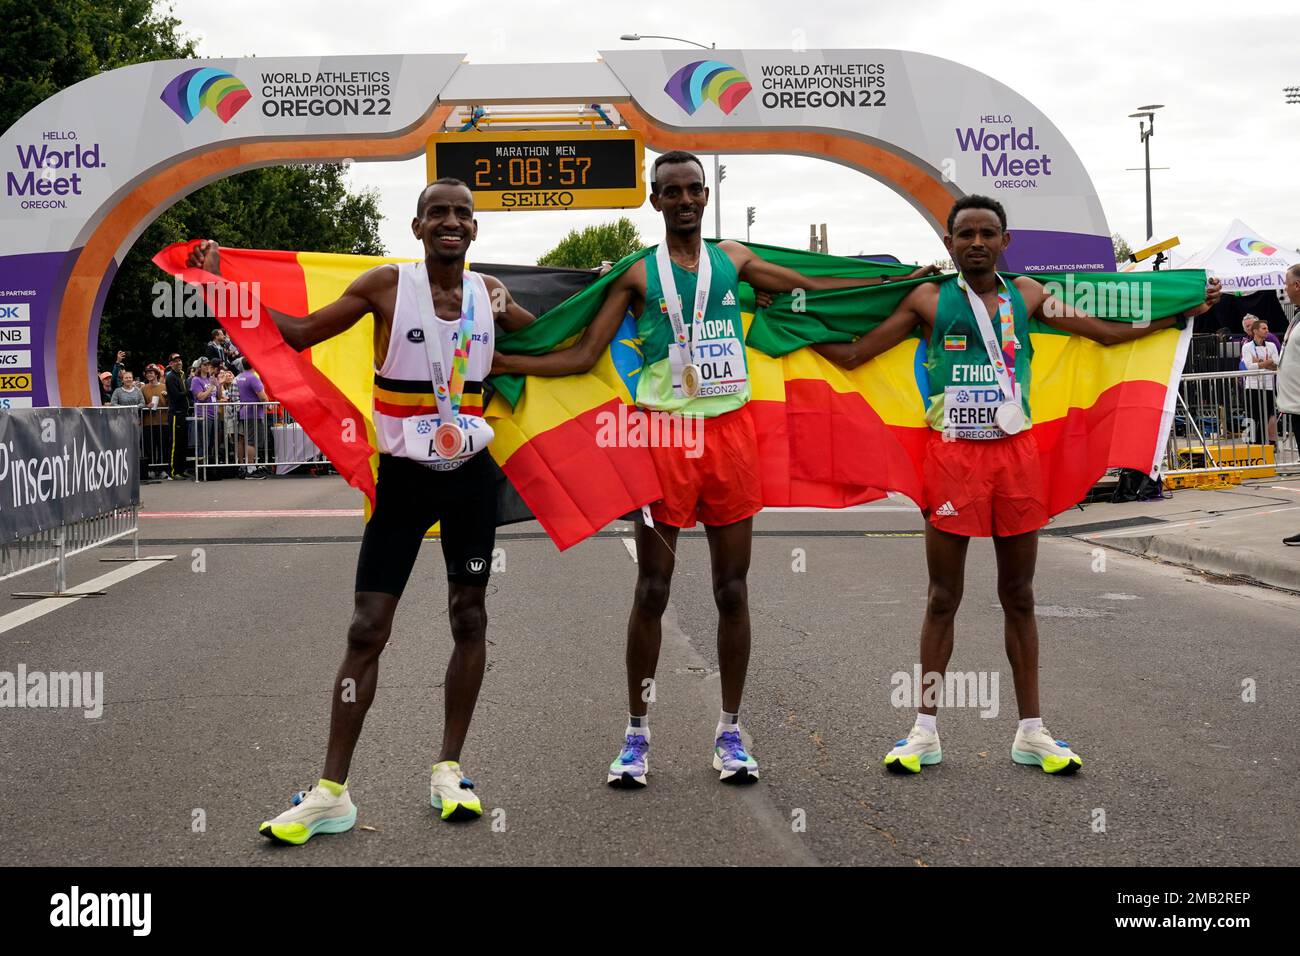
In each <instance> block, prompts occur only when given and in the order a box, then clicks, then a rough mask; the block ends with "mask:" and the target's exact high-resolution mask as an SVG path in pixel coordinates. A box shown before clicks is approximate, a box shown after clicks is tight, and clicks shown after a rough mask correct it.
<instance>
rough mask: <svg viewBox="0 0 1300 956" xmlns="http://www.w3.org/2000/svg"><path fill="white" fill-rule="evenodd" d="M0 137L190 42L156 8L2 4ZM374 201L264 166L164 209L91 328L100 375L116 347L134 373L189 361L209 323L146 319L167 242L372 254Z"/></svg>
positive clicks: (332, 173) (22, 0) (101, 3)
mask: <svg viewBox="0 0 1300 956" xmlns="http://www.w3.org/2000/svg"><path fill="white" fill-rule="evenodd" d="M0 24H3V25H4V29H3V30H2V31H0V60H2V61H0V129H8V128H9V127H10V126H12V125H13V124H14V123H15V122H16V121H17V120H18V119H19V118H21V117H22V116H23V115H24V114H25V113H27V112H28V111H29V110H31V109H33V108H34V107H35V106H37V105H38V104H39V103H41V102H42V101H43V100H46V99H48V98H49V97H51V96H53V95H54V94H55V93H57V92H58V91H59V90H61V89H64V88H65V87H68V86H71V85H73V84H74V83H78V82H80V81H81V80H84V79H88V78H89V77H92V76H95V75H96V74H98V73H103V72H105V71H107V70H113V69H116V68H118V67H121V66H129V65H130V64H132V63H142V62H146V61H150V60H166V59H186V58H189V57H193V56H194V55H195V49H194V41H193V40H192V39H190V38H189V37H186V36H185V35H184V34H183V33H182V32H181V23H180V21H179V20H177V19H176V18H175V17H174V16H172V10H171V8H170V7H167V8H162V7H161V6H160V4H159V3H158V2H157V0H42V2H41V3H34V2H32V0H0ZM380 220H381V217H380V214H379V207H378V197H377V195H375V194H374V193H367V192H363V193H360V194H353V193H350V192H349V191H348V188H347V183H346V179H345V176H344V172H343V169H342V167H339V166H320V165H316V166H292V167H270V168H266V169H257V170H253V171H251V172H247V173H242V174H240V175H238V176H234V177H232V178H230V179H223V180H219V181H217V182H215V183H212V184H211V185H209V186H206V187H204V188H203V189H201V190H199V191H197V192H195V193H194V194H192V195H190V196H188V197H186V198H185V199H182V200H180V201H179V202H177V203H176V204H175V205H173V206H172V207H171V208H170V209H168V210H166V211H165V212H163V213H162V214H161V215H160V216H159V217H158V218H157V219H156V220H155V221H154V222H153V223H152V224H151V225H150V226H149V227H148V228H147V229H146V230H145V231H144V233H143V234H142V235H141V236H140V238H139V239H138V240H137V241H136V243H135V245H134V246H132V248H131V250H130V251H129V252H128V253H127V254H126V255H125V256H124V257H123V260H122V264H121V267H120V268H119V269H118V271H117V274H116V276H115V277H114V279H113V284H112V286H111V288H110V289H109V292H108V297H107V299H106V301H105V304H104V310H103V315H102V318H101V320H100V327H99V352H100V363H101V364H100V366H99V367H100V368H105V369H107V368H111V367H112V358H113V356H114V354H115V353H116V352H117V350H118V349H122V350H124V351H126V352H129V353H131V355H130V358H129V359H128V363H127V365H128V368H130V369H131V370H132V371H134V372H135V373H136V374H137V376H138V375H139V374H140V373H141V371H142V370H143V366H144V364H145V363H147V362H151V361H163V362H165V361H166V358H167V353H168V352H169V351H172V350H176V351H179V352H181V353H182V355H185V356H186V357H187V358H188V357H192V356H195V355H198V354H199V350H200V349H201V348H202V345H203V343H205V342H207V341H208V337H209V332H210V331H211V329H212V328H213V327H214V325H215V323H214V321H213V320H212V319H205V318H198V317H192V318H185V319H182V318H162V319H159V318H155V317H154V314H153V285H154V283H155V282H157V281H159V280H161V279H163V278H164V276H163V274H162V273H161V272H160V271H159V270H158V269H157V267H155V266H154V265H153V263H152V262H150V259H151V258H152V256H153V255H154V253H155V252H157V251H158V250H159V249H160V248H162V247H163V246H165V245H167V244H168V243H171V242H177V241H179V240H182V239H192V238H198V237H205V238H207V237H211V238H214V239H217V240H219V241H220V242H222V243H223V244H226V245H236V246H245V247H253V248H263V249H300V248H304V247H305V248H310V249H313V250H315V251H320V252H350V253H368V254H374V255H378V254H382V253H383V251H384V250H383V245H382V244H381V243H380V241H379V223H380Z"/></svg>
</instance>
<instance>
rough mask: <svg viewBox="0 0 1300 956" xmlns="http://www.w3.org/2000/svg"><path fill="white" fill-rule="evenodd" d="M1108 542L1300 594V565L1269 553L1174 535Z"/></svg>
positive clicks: (1120, 539) (1137, 552)
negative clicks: (1238, 548)
mask: <svg viewBox="0 0 1300 956" xmlns="http://www.w3.org/2000/svg"><path fill="white" fill-rule="evenodd" d="M1082 540H1085V541H1086V540H1088V539H1087V538H1084V539H1082ZM1091 543H1093V544H1098V543H1100V542H1091ZM1105 543H1106V544H1107V545H1110V546H1112V547H1115V548H1118V549H1119V550H1121V551H1127V552H1129V553H1130V554H1136V555H1139V556H1141V557H1144V558H1159V559H1161V560H1163V561H1169V562H1171V563H1173V564H1180V565H1182V566H1184V567H1187V568H1191V569H1192V570H1194V571H1208V572H1210V573H1212V574H1219V575H1223V576H1225V577H1230V578H1237V579H1239V580H1240V579H1245V580H1249V581H1252V582H1254V583H1256V584H1263V585H1266V586H1268V587H1272V588H1280V589H1282V590H1284V591H1292V592H1295V593H1297V594H1300V564H1297V563H1296V562H1292V561H1284V560H1282V558H1280V557H1276V558H1275V557H1273V556H1272V555H1269V554H1260V553H1259V552H1256V551H1242V550H1228V549H1224V548H1216V547H1210V546H1207V545H1203V544H1198V543H1196V542H1195V541H1187V540H1186V539H1184V538H1181V537H1176V536H1174V535H1161V534H1150V535H1135V536H1133V537H1116V538H1108V539H1106V542H1105ZM1282 547H1285V545H1282Z"/></svg>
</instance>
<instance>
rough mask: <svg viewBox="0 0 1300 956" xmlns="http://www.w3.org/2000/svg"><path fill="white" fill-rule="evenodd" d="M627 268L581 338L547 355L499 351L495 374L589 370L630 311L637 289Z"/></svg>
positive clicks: (564, 373) (494, 361)
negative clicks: (510, 353)
mask: <svg viewBox="0 0 1300 956" xmlns="http://www.w3.org/2000/svg"><path fill="white" fill-rule="evenodd" d="M633 269H635V266H634V267H633V268H632V269H628V270H627V271H626V272H624V273H623V274H622V275H621V276H619V277H618V278H617V279H615V280H614V282H613V284H612V285H611V286H610V287H609V291H607V292H606V293H605V301H604V302H603V303H602V304H601V306H600V310H599V311H598V312H597V313H596V317H595V318H594V319H592V320H591V324H590V325H588V326H587V327H586V328H585V329H583V332H582V338H580V339H579V340H578V341H577V343H575V344H574V345H571V346H569V347H568V348H567V349H559V350H557V351H555V352H549V353H547V354H546V355H507V354H506V353H504V352H501V351H497V352H496V353H494V354H493V356H492V374H493V375H508V374H515V375H552V376H554V375H577V374H578V373H580V372H586V371H590V369H591V367H592V366H593V365H595V364H596V360H597V359H599V358H600V356H601V355H602V354H604V352H605V349H607V348H608V347H609V343H610V341H611V340H613V338H614V333H615V332H616V331H618V327H619V325H620V324H621V323H622V321H623V316H624V315H626V314H627V310H628V307H629V306H630V305H631V304H632V298H633V294H634V292H635V291H636V290H635V286H634V285H633V280H632V279H631V278H630V277H631V275H632V272H633Z"/></svg>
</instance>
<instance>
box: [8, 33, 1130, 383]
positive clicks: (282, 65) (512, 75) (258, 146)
mask: <svg viewBox="0 0 1300 956" xmlns="http://www.w3.org/2000/svg"><path fill="white" fill-rule="evenodd" d="M706 55H707V56H708V59H701V55H700V54H699V53H696V52H692V51H690V50H635V51H632V50H618V51H606V52H602V53H601V55H600V59H598V60H596V61H594V62H590V63H534V64H472V63H468V62H465V60H464V57H463V55H462V54H459V53H456V54H416V55H406V56H343V57H291V58H270V59H264V58H261V57H258V58H249V59H227V60H165V61H157V62H152V63H142V64H137V65H134V66H129V67H123V68H121V69H118V70H113V71H111V72H108V73H104V74H100V75H99V76H95V77H92V78H90V79H88V80H85V81H83V82H81V83H78V84H76V85H75V86H72V87H69V88H68V89H66V90H63V91H61V92H59V93H58V94H56V95H55V96H53V97H51V98H50V99H48V100H46V101H45V102H43V103H41V104H40V105H39V106H37V107H36V108H35V109H33V110H32V111H31V112H29V113H27V114H26V115H25V116H24V117H23V118H22V119H20V120H19V121H18V122H17V123H15V124H14V125H13V126H12V127H10V129H8V130H7V131H5V133H4V135H3V136H2V137H0V157H2V158H3V172H4V179H5V193H4V195H3V197H0V203H2V205H0V225H2V226H3V228H0V408H7V407H24V406H45V405H93V404H97V403H98V395H99V392H98V388H97V384H96V373H97V369H96V347H97V340H98V332H99V316H100V311H101V309H102V308H103V304H104V299H105V297H106V295H107V292H108V288H109V286H110V285H111V283H112V280H113V276H114V275H115V274H116V270H117V266H118V264H119V263H120V261H121V259H122V257H123V256H124V255H125V254H126V252H127V251H128V250H129V249H130V247H131V245H132V244H133V243H134V241H135V240H136V239H137V238H138V237H139V236H140V234H141V233H142V232H143V231H144V229H145V228H146V227H147V226H148V225H149V224H150V223H151V222H152V221H153V220H154V219H155V218H156V217H157V216H158V215H159V214H160V213H162V212H163V211H164V210H165V209H167V208H168V207H169V206H170V205H171V204H173V203H175V202H176V201H178V200H179V199H181V198H183V197H184V196H186V195H188V194H189V193H191V192H193V191H195V190H197V189H199V188H200V187H202V186H204V185H207V184H208V183H210V182H213V181H214V180H216V179H220V178H222V177H224V176H229V175H232V174H234V173H237V172H241V171H243V170H247V169H252V168H255V167H259V166H267V165H275V164H280V163H292V162H329V161H342V160H345V159H346V160H355V161H358V162H379V161H389V160H403V159H410V158H412V157H415V156H418V155H420V153H422V152H423V151H424V148H425V143H426V141H427V139H428V137H429V136H430V135H432V134H434V133H438V132H443V131H444V129H445V128H446V127H447V124H448V122H449V120H451V119H452V117H453V116H454V111H455V109H456V108H457V107H463V106H476V105H494V104H510V105H532V104H543V103H561V104H573V103H581V104H588V103H597V104H606V105H608V106H609V107H610V108H611V110H612V112H613V113H616V114H617V115H618V117H619V119H620V120H621V122H622V124H623V125H626V126H628V127H630V128H632V129H636V130H639V131H640V132H641V133H642V135H643V137H644V139H645V142H646V144H647V145H648V146H651V147H653V148H655V149H656V150H660V151H662V150H667V149H672V148H681V149H690V150H694V151H696V152H701V153H713V152H722V153H728V154H741V153H788V154H796V155H804V156H813V157H818V158H822V159H827V160H830V161H832V162H836V163H840V164H842V165H846V166H849V167H851V168H854V169H858V170H860V171H861V172H863V173H865V174H867V175H869V176H871V177H872V178H874V179H876V180H878V181H880V182H882V183H884V184H885V185H887V186H889V187H890V188H891V189H893V190H894V191H895V192H896V193H898V194H899V195H901V196H902V197H903V198H904V199H906V200H907V201H908V202H909V203H910V204H911V205H912V206H913V208H915V209H916V210H917V211H918V212H920V213H921V215H922V216H924V217H925V219H926V220H927V221H928V222H929V223H930V224H931V226H932V227H933V228H935V229H936V231H937V232H939V233H940V234H942V232H943V225H944V220H945V218H946V216H947V211H948V208H949V207H950V205H951V203H952V201H953V200H954V199H956V198H958V197H960V196H962V195H966V194H968V193H975V192H982V193H987V194H990V195H993V196H995V197H997V198H999V199H1000V200H1001V201H1002V202H1003V204H1004V205H1005V206H1006V208H1007V214H1008V216H1009V218H1010V220H1011V223H1012V226H1013V228H1014V229H1015V230H1016V233H1017V237H1016V242H1015V244H1014V245H1013V246H1012V248H1011V250H1009V253H1008V258H1007V261H1006V262H1004V263H1003V266H1004V267H1005V268H1008V269H1011V270H1014V271H1023V272H1034V271H1063V270H1077V271H1105V270H1112V269H1114V267H1115V259H1114V255H1113V252H1112V247H1111V242H1110V231H1109V229H1108V227H1107V224H1106V218H1105V215H1104V213H1103V211H1102V209H1101V203H1100V201H1099V200H1098V198H1097V195H1096V191H1095V190H1094V189H1093V186H1092V181H1091V178H1090V177H1089V176H1088V174H1087V171H1086V170H1085V169H1084V168H1083V166H1082V164H1081V163H1080V161H1079V158H1078V156H1077V155H1076V153H1075V152H1074V150H1073V148H1072V147H1071V146H1070V145H1069V143H1068V142H1067V141H1066V140H1065V138H1064V137H1063V136H1062V135H1061V133H1060V131H1059V130H1058V129H1057V128H1056V127H1055V126H1054V125H1053V124H1052V123H1051V121H1050V120H1048V119H1047V117H1045V116H1044V115H1043V114H1042V113H1041V112H1040V111H1039V110H1037V109H1036V108H1035V107H1034V106H1033V105H1032V104H1031V103H1030V102H1029V101H1028V100H1026V99H1025V98H1024V97H1022V96H1021V95H1020V94H1018V93H1017V92H1015V91H1014V90H1012V89H1010V88H1009V87H1007V86H1006V85H1004V84H1002V83H1000V82H998V81H996V80H994V79H992V78H991V77H989V76H986V75H984V74H982V73H980V72H978V71H976V70H973V69H971V68H969V67H966V66H963V65H961V64H958V63H954V62H952V61H950V60H944V59H941V58H939V57H933V56H929V55H927V54H921V53H910V52H904V51H898V50H808V51H789V50H710V51H709V52H708V54H706ZM466 135H473V134H472V133H469V134H466ZM6 353H8V354H6Z"/></svg>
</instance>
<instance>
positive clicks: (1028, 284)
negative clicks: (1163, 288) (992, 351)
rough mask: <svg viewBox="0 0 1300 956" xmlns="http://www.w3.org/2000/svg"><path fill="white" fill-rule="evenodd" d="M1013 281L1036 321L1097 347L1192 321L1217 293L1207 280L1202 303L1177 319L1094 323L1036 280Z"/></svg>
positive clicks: (1217, 288)
mask: <svg viewBox="0 0 1300 956" xmlns="http://www.w3.org/2000/svg"><path fill="white" fill-rule="evenodd" d="M1015 281H1016V288H1017V289H1019V290H1020V292H1021V294H1022V295H1026V296H1029V297H1030V298H1028V300H1027V301H1029V302H1032V301H1034V299H1037V300H1038V301H1037V305H1035V306H1033V307H1032V308H1031V309H1030V311H1031V312H1032V313H1033V315H1034V317H1035V318H1036V319H1038V320H1039V321H1041V322H1044V323H1046V324H1047V325H1050V326H1051V327H1052V328H1054V329H1060V330H1061V331H1062V332H1069V333H1071V334H1073V335H1081V336H1083V337H1084V338H1087V339H1091V340H1092V341H1094V342H1097V343H1099V344H1101V345H1119V344H1120V343H1122V342H1132V341H1135V340H1136V339H1140V338H1142V337H1143V336H1145V335H1150V334H1151V333H1152V332H1159V331H1160V330H1161V329H1167V328H1171V327H1172V326H1173V325H1174V324H1175V323H1176V322H1177V321H1178V320H1179V319H1180V318H1192V317H1193V316H1197V315H1200V314H1201V313H1203V312H1208V311H1209V310H1210V309H1211V308H1213V307H1214V304H1215V303H1216V302H1218V301H1219V295H1220V293H1221V289H1220V285H1219V280H1218V279H1211V280H1210V281H1209V283H1208V284H1207V285H1206V287H1205V301H1204V302H1202V303H1201V304H1200V305H1198V306H1197V307H1196V308H1194V309H1187V310H1186V311H1185V312H1183V313H1182V314H1181V315H1169V316H1165V317H1164V318H1160V319H1155V320H1153V321H1151V322H1148V323H1145V324H1142V325H1139V324H1137V323H1133V324H1129V323H1127V322H1107V321H1106V320H1105V319H1098V318H1096V317H1095V316H1091V315H1088V314H1087V313H1086V312H1083V311H1081V310H1080V309H1076V308H1072V307H1070V306H1069V305H1068V304H1066V303H1065V302H1064V301H1062V300H1061V299H1059V298H1057V297H1056V296H1054V295H1052V294H1051V293H1050V292H1048V291H1047V290H1046V289H1045V288H1044V287H1043V285H1042V283H1040V282H1039V281H1038V280H1036V279H1029V278H1026V277H1021V278H1018V279H1016V280H1015Z"/></svg>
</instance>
